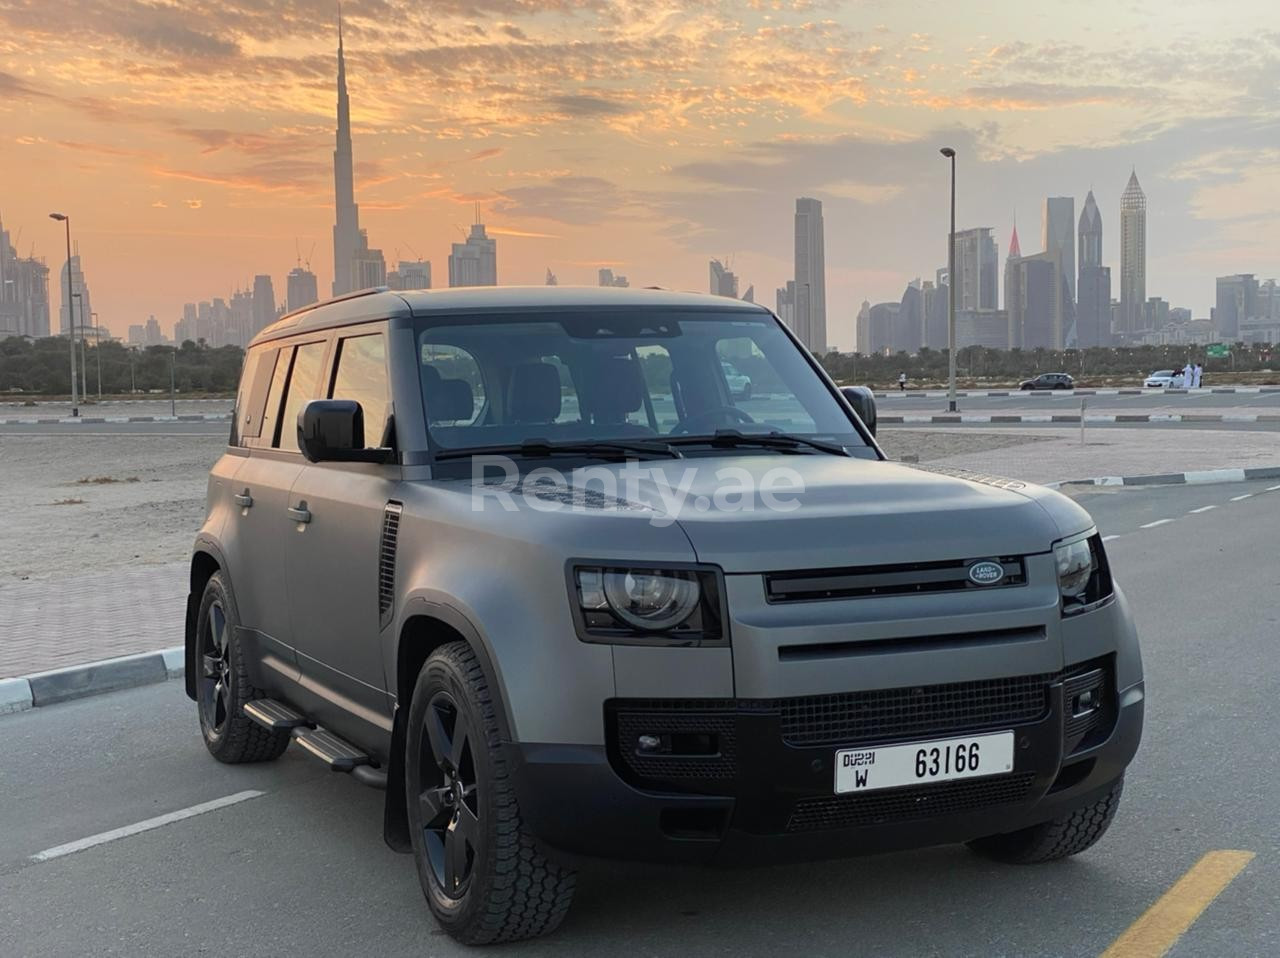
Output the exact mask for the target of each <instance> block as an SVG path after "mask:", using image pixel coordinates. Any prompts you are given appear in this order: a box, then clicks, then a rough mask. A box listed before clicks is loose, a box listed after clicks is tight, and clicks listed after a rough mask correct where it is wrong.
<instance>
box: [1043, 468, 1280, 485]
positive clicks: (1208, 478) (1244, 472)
mask: <svg viewBox="0 0 1280 958" xmlns="http://www.w3.org/2000/svg"><path fill="white" fill-rule="evenodd" d="M1250 479H1280V466H1258V467H1254V468H1248V469H1198V470H1193V471H1191V472H1164V473H1157V474H1155V475H1150V476H1095V477H1094V478H1092V479H1063V480H1062V481H1061V482H1046V483H1043V485H1045V486H1048V487H1049V488H1050V489H1060V488H1062V487H1063V486H1170V485H1182V484H1184V483H1185V484H1188V485H1190V484H1193V483H1200V482H1246V481H1248V480H1250Z"/></svg>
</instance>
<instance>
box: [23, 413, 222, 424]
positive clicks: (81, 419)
mask: <svg viewBox="0 0 1280 958" xmlns="http://www.w3.org/2000/svg"><path fill="white" fill-rule="evenodd" d="M230 421H231V414H230V413H205V414H203V415H197V414H191V415H185V416H78V417H73V416H66V417H64V418H62V419H0V426H54V425H59V426H76V425H80V424H81V423H86V424H94V423H104V422H230Z"/></svg>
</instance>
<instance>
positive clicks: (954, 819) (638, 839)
mask: <svg viewBox="0 0 1280 958" xmlns="http://www.w3.org/2000/svg"><path fill="white" fill-rule="evenodd" d="M1097 664H1099V665H1101V666H1102V667H1103V668H1106V662H1100V663H1097ZM1081 674H1082V672H1081V670H1080V669H1076V670H1073V671H1072V672H1070V673H1068V674H1065V675H1057V676H1043V677H1036V678H1042V679H1043V680H1044V684H1043V688H1044V695H1045V706H1044V709H1043V711H1042V712H1041V713H1040V714H1038V715H1036V716H1035V717H1034V719H1032V720H1026V721H1021V722H1011V723H1008V724H1002V725H1000V728H1002V729H1003V728H1012V729H1013V731H1014V732H1015V733H1016V737H1015V759H1014V769H1013V771H1012V773H1010V774H1007V775H1000V776H988V777H983V778H973V779H962V780H958V781H952V782H944V783H937V784H930V785H919V786H910V787H906V788H898V789H885V790H881V791H876V792H869V793H864V794H860V795H856V796H854V795H836V794H834V787H833V781H834V771H833V761H834V757H835V752H836V749H837V748H841V747H846V746H849V745H859V746H861V745H864V744H881V745H886V744H894V743H896V742H911V741H924V740H928V739H930V738H943V737H954V736H955V735H964V734H967V733H968V732H969V731H974V732H976V731H978V730H979V729H977V728H966V729H960V730H958V731H957V730H955V729H952V730H950V731H944V730H943V729H942V728H941V727H940V726H938V727H937V730H936V731H933V732H930V733H929V734H921V733H920V732H918V731H917V732H915V734H910V735H906V736H903V735H897V736H886V735H885V734H884V728H883V726H884V721H885V719H886V714H885V710H884V709H883V708H882V709H881V714H879V715H878V721H879V722H880V725H881V727H880V728H879V729H877V730H874V731H873V734H872V737H873V738H874V739H875V741H874V742H873V743H872V742H868V741H867V740H866V737H865V736H864V737H861V738H860V739H859V740H858V741H844V742H839V743H835V742H831V741H826V742H821V743H816V741H817V739H819V738H821V734H822V729H823V728H827V729H829V728H830V726H819V732H818V733H817V735H814V734H808V735H807V739H808V742H805V740H806V735H805V734H801V735H799V736H797V734H796V733H797V728H796V727H795V726H794V721H793V720H794V718H795V712H794V709H791V708H790V705H791V703H794V702H798V701H807V700H787V701H786V702H784V703H779V702H758V701H741V700H708V701H678V702H676V701H672V700H656V701H637V700H623V701H615V702H611V703H609V704H608V706H607V708H606V724H607V726H608V727H609V729H610V737H609V741H610V743H611V745H610V746H609V747H599V746H572V745H536V744H511V745H508V746H507V748H508V758H509V761H510V766H511V767H512V769H513V773H514V780H515V784H516V789H517V796H518V799H519V802H520V809H521V813H522V816H523V817H524V820H525V823H526V825H527V827H528V828H529V829H530V831H531V832H532V833H533V834H534V835H535V836H536V837H537V838H538V839H539V840H540V841H541V842H542V843H544V844H545V845H547V846H549V847H551V848H552V849H556V850H559V851H561V852H566V853H569V854H572V855H583V856H590V857H603V858H622V859H631V860H644V861H674V862H700V863H716V864H747V863H751V864H759V863H764V862H773V861H793V860H809V859H819V858H833V857H847V856H852V855H858V854H866V853H872V852H881V851H889V850H895V849H904V848H915V847H922V846H926V845H939V844H949V843H957V842H964V841H968V840H970V839H973V838H978V837H981V836H984V835H992V834H997V833H1002V832H1009V831H1014V830H1016V829H1019V828H1023V827H1026V826H1029V825H1034V824H1037V823H1039V822H1043V821H1047V820H1049V819H1051V818H1054V817H1056V816H1058V815H1061V814H1063V813H1065V812H1068V811H1071V810H1072V809H1075V808H1077V807H1080V806H1083V805H1087V804H1089V803H1091V802H1093V801H1096V800H1097V799H1098V798H1099V797H1101V796H1102V795H1103V794H1104V793H1105V792H1106V790H1107V789H1108V788H1109V787H1110V786H1111V785H1112V783H1114V782H1115V780H1116V779H1118V778H1119V777H1120V776H1121V775H1122V774H1123V773H1124V770H1125V767H1126V766H1127V765H1128V764H1129V762H1130V761H1131V760H1132V758H1133V756H1134V753H1135V752H1136V751H1137V748H1138V743H1139V741H1140V739H1141V735H1142V724H1143V704H1144V692H1143V686H1142V684H1141V683H1138V684H1137V685H1133V686H1131V687H1129V688H1127V689H1124V690H1117V689H1115V688H1114V685H1112V686H1110V687H1109V688H1108V689H1107V692H1106V696H1105V702H1106V705H1105V707H1104V709H1103V711H1102V713H1101V715H1100V717H1099V719H1098V720H1097V721H1095V722H1093V723H1092V724H1091V725H1090V726H1089V728H1088V729H1086V730H1085V731H1084V732H1081V728H1082V726H1081V724H1080V722H1079V720H1078V719H1072V718H1071V716H1070V712H1072V711H1073V710H1074V709H1073V708H1072V696H1073V694H1074V693H1075V692H1076V691H1077V690H1078V688H1079V685H1078V682H1079V679H1080V676H1081ZM1108 675H1114V672H1110V673H1108ZM935 688H939V687H935ZM900 691H903V692H907V691H910V692H917V693H922V692H929V691H930V690H919V689H918V690H900ZM895 714H896V713H894V712H893V710H892V709H889V710H888V713H887V717H888V720H889V721H892V720H893V718H894V715H895ZM966 714H974V713H957V714H955V715H953V716H952V718H953V719H958V720H960V721H964V720H965V715H966ZM1010 714H1013V713H1010ZM822 717H823V718H826V719H829V718H830V715H824V716H822ZM1021 717H1022V718H1023V719H1027V718H1028V715H1027V713H1026V712H1025V711H1024V712H1023V713H1022V715H1021ZM980 718H981V719H982V720H983V721H985V723H986V724H984V725H983V727H982V730H983V731H994V730H996V729H995V728H994V727H993V726H992V725H991V722H993V721H994V722H996V723H999V721H1000V720H999V718H998V717H997V716H996V715H995V714H991V715H986V716H982V717H980ZM902 720H903V721H907V722H908V723H909V722H910V721H911V717H910V715H907V714H906V713H902ZM789 722H791V723H792V724H790V725H789V724H788V723H789ZM911 727H912V728H913V729H915V728H918V726H911ZM645 729H648V730H649V731H651V732H656V733H657V734H659V735H666V733H668V732H670V733H671V734H673V735H679V736H681V738H679V739H677V740H675V741H678V742H681V743H693V745H692V746H689V745H688V744H686V745H683V746H681V747H683V748H686V749H688V748H690V747H693V748H694V749H695V750H699V751H700V752H701V754H698V755H696V756H695V755H677V756H670V757H666V756H659V757H658V758H656V759H654V760H649V759H641V760H640V761H634V760H632V758H631V757H629V755H628V754H627V752H626V750H625V748H622V747H620V742H621V741H623V740H629V737H634V735H635V734H636V733H637V732H639V733H641V734H644V730H645ZM811 731H812V730H811ZM837 734H839V733H837ZM664 741H666V739H665V738H664ZM797 741H801V742H805V743H804V744H795V743H796V742H797ZM809 742H815V743H813V744H811V743H809Z"/></svg>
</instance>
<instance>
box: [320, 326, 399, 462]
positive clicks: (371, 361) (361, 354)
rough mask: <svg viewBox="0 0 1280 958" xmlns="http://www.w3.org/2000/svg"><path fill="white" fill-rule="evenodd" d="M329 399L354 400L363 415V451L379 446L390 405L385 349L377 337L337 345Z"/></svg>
mask: <svg viewBox="0 0 1280 958" xmlns="http://www.w3.org/2000/svg"><path fill="white" fill-rule="evenodd" d="M329 398H330V399H354V400H355V401H356V402H358V403H359V404H360V409H361V410H362V412H363V413H364V444H365V447H366V448H376V447H378V446H380V445H382V437H383V433H385V432H386V428H387V408H388V404H389V403H390V401H391V395H390V391H389V389H388V385H387V347H386V342H385V341H384V340H383V338H382V335H381V334H380V333H374V334H373V335H371V336H348V337H347V338H345V339H342V340H339V341H338V362H337V368H336V369H335V370H334V374H333V388H332V389H331V390H330V391H329Z"/></svg>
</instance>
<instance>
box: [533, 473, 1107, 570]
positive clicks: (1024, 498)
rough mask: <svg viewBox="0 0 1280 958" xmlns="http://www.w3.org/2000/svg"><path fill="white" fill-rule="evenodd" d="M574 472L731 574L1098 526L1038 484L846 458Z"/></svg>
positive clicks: (969, 552)
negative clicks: (676, 531) (671, 529)
mask: <svg viewBox="0 0 1280 958" xmlns="http://www.w3.org/2000/svg"><path fill="white" fill-rule="evenodd" d="M567 479H568V482H569V484H570V487H571V488H568V489H564V490H563V491H561V492H560V493H559V495H560V496H561V497H562V498H565V497H567V499H568V500H574V501H578V502H579V503H581V502H582V501H583V497H586V498H587V499H589V500H590V501H591V502H592V503H594V504H595V508H594V509H590V508H589V509H588V510H587V511H596V510H597V509H599V508H600V505H601V504H606V508H604V509H603V510H601V511H599V512H597V513H596V514H597V516H598V517H599V518H601V519H603V518H604V517H605V514H607V513H610V512H612V513H613V514H614V515H617V514H618V512H619V511H622V512H624V513H626V514H627V515H628V517H629V518H630V519H631V520H632V523H631V524H632V526H633V527H634V524H635V520H636V519H640V518H641V517H642V516H643V517H644V518H645V520H646V524H652V525H654V526H657V527H663V526H671V525H677V526H678V527H679V528H680V529H681V530H683V532H684V534H685V535H686V536H687V537H688V539H689V542H690V544H691V545H692V547H693V551H694V553H695V554H696V556H697V559H698V561H700V562H709V563H714V564H716V565H718V566H720V567H721V568H723V569H724V570H725V571H726V572H766V571H783V570H789V569H813V568H830V567H839V566H856V565H880V564H896V563H905V562H923V561H934V560H945V559H974V558H984V557H988V556H1007V555H1027V554H1032V553H1039V552H1046V551H1048V550H1049V549H1050V547H1051V545H1052V543H1053V542H1054V540H1055V539H1059V538H1062V537H1063V536H1065V535H1071V534H1074V533H1077V532H1082V531H1084V530H1086V529H1088V528H1089V527H1090V526H1091V525H1092V522H1091V520H1090V518H1089V515H1088V513H1086V512H1085V511H1084V510H1083V509H1081V508H1080V507H1079V506H1077V505H1076V504H1075V503H1074V502H1072V501H1071V500H1069V499H1067V498H1066V497H1064V496H1061V495H1059V494H1058V493H1056V492H1053V491H1051V490H1048V489H1044V488H1042V487H1039V486H1033V485H1030V484H1028V483H1022V482H1018V481H1015V480H1008V479H1001V478H999V477H994V476H981V475H978V474H974V473H967V472H959V471H954V470H940V469H930V468H926V467H914V466H907V465H901V464H897V463H891V462H883V461H875V460H865V459H854V458H848V459H846V458H842V457H838V456H826V455H796V456H778V455H759V456H757V455H742V456H732V457H724V456H709V457H689V458H686V459H682V460H670V461H668V460H656V461H646V462H641V463H638V464H636V463H633V464H626V465H624V464H607V465H600V466H594V467H592V468H590V469H582V470H578V471H575V472H573V473H571V474H570V475H569V476H567ZM609 483H613V485H612V486H611V487H610V486H609ZM528 494H529V495H532V492H530V493H528ZM578 515H579V517H581V518H586V517H585V516H582V512H581V510H580V511H579V512H578ZM575 525H576V523H575ZM596 529H597V531H601V532H603V526H599V525H597V526H596ZM606 536H607V534H604V535H602V536H601V538H599V539H597V540H596V543H595V544H596V546H597V547H599V546H600V545H602V544H603V543H604V541H606ZM618 545H619V547H621V548H622V549H623V551H624V553H625V550H626V544H625V543H622V542H619V543H618ZM609 551H612V550H609Z"/></svg>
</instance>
